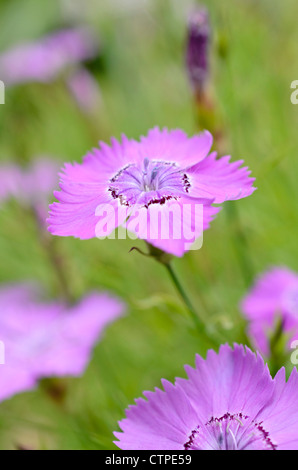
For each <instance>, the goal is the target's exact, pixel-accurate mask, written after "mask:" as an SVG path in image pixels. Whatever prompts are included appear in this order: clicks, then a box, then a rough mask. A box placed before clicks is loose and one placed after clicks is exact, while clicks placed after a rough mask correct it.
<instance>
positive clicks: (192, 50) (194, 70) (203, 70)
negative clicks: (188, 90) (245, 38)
mask: <svg viewBox="0 0 298 470" xmlns="http://www.w3.org/2000/svg"><path fill="white" fill-rule="evenodd" d="M209 42H210V26H209V15H208V12H207V10H206V9H203V8H201V9H199V10H196V11H194V12H193V13H192V14H191V15H190V18H189V23H188V37H187V46H186V66H187V72H188V76H189V81H190V83H191V86H192V88H193V90H194V92H195V93H196V94H198V95H201V94H202V93H203V91H204V88H205V85H206V81H207V79H208V75H209V60H208V48H209Z"/></svg>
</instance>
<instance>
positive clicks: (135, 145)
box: [49, 128, 255, 256]
mask: <svg viewBox="0 0 298 470" xmlns="http://www.w3.org/2000/svg"><path fill="white" fill-rule="evenodd" d="M212 140H213V139H212V136H211V134H210V133H209V132H207V131H205V132H203V133H202V134H200V135H196V136H194V137H191V138H188V136H187V135H186V134H185V133H184V132H183V131H181V130H179V129H177V130H172V131H168V130H167V129H162V130H160V129H159V128H154V129H152V130H150V131H149V133H148V135H147V136H146V137H141V140H140V142H137V141H135V140H129V139H127V138H126V137H125V136H123V137H122V142H118V141H117V140H115V139H112V143H111V146H108V145H107V144H105V143H103V142H101V143H100V149H94V150H93V152H91V153H89V154H88V155H87V156H86V157H85V158H84V160H83V163H82V164H78V163H75V164H73V165H72V164H65V167H64V169H63V170H62V173H61V175H60V176H61V183H60V188H61V192H55V196H56V198H57V199H58V200H59V201H60V202H59V203H57V202H55V203H54V204H52V205H51V206H50V217H49V231H50V232H51V233H52V234H53V235H60V236H74V237H78V238H81V239H88V238H93V237H95V236H97V237H101V236H102V237H105V236H108V235H109V234H110V233H111V232H112V231H113V230H114V229H115V228H116V227H117V226H119V225H122V224H124V222H125V221H126V219H127V217H128V216H130V215H132V213H133V214H134V215H135V214H136V210H137V212H138V217H139V220H140V223H139V225H138V226H137V227H136V225H135V224H134V218H133V217H130V218H129V219H128V221H127V222H126V227H127V228H128V229H129V230H130V231H131V232H133V233H135V234H136V235H137V236H138V237H139V238H142V239H146V240H147V241H148V242H149V243H151V244H152V245H154V246H155V247H157V248H159V249H161V250H163V251H166V252H168V253H171V254H173V255H176V256H183V254H184V252H185V251H187V249H188V248H186V246H187V245H189V244H191V243H192V242H194V241H195V240H196V239H197V238H198V237H199V236H200V235H201V234H202V230H203V229H206V228H208V227H209V224H210V222H211V220H212V219H213V218H214V216H215V215H216V214H217V213H218V211H219V208H216V207H212V206H211V204H212V203H216V204H220V203H222V202H224V201H226V200H235V199H240V198H244V197H246V196H249V195H250V194H252V193H253V191H254V190H255V188H253V186H252V185H253V182H254V179H253V178H251V177H249V174H250V172H249V171H248V168H247V167H243V168H240V167H241V165H242V164H243V161H236V162H234V163H230V162H229V160H230V157H222V158H219V159H217V154H216V153H215V152H213V153H211V154H210V155H208V154H209V152H210V149H211V146H212ZM199 205H204V213H203V223H202V224H201V225H200V227H197V226H196V227H194V230H190V232H193V234H192V238H190V239H187V240H186V239H185V237H184V236H183V234H182V236H181V237H180V238H179V237H178V238H177V237H176V238H175V237H168V238H165V239H163V237H161V236H160V232H162V231H163V229H164V227H165V230H164V231H166V228H167V227H166V226H169V232H170V233H171V232H175V228H176V226H178V225H179V224H180V226H181V225H183V229H184V228H185V226H186V225H187V223H186V222H185V220H186V216H185V219H184V215H185V213H183V214H182V212H183V210H184V209H185V208H187V210H189V212H190V213H192V212H195V211H196V209H197V207H198V206H199ZM103 206H109V207H110V208H112V209H113V211H114V214H115V216H116V217H115V218H114V219H113V220H109V221H108V230H106V227H105V226H103V227H102V228H101V227H99V221H100V219H99V215H98V213H99V211H98V208H100V207H103ZM174 206H175V208H177V207H178V208H181V214H182V215H181V216H179V220H178V218H177V217H176V218H175V217H174V220H173V217H172V213H171V211H172V209H173V207H174ZM157 210H160V211H161V227H159V228H160V231H159V232H158V234H157V235H158V236H155V237H153V236H150V230H148V226H149V225H150V224H151V228H152V226H153V225H154V224H153V223H151V221H152V220H154V218H155V216H156V211H157ZM116 219H117V220H116ZM187 220H188V218H187ZM192 221H193V218H192V220H191V221H190V223H189V224H190V225H192ZM191 229H193V227H192V226H191Z"/></svg>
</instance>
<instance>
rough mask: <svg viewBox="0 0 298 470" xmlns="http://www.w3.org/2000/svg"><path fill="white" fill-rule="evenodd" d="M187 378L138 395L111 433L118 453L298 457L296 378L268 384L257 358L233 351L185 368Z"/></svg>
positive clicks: (237, 347)
mask: <svg viewBox="0 0 298 470" xmlns="http://www.w3.org/2000/svg"><path fill="white" fill-rule="evenodd" d="M185 369H186V372H187V375H188V378H187V379H180V378H178V379H176V382H175V385H172V384H171V383H170V382H168V381H167V380H163V381H162V385H163V388H164V391H162V390H160V389H158V388H155V391H154V392H144V396H145V398H146V400H145V399H144V398H138V399H137V400H135V402H136V404H135V405H132V406H130V407H129V408H128V409H127V410H126V418H125V419H124V420H122V421H120V423H119V425H120V428H121V430H122V431H123V432H116V433H114V434H115V436H116V438H117V439H119V440H118V441H116V442H115V444H116V445H117V446H118V447H119V448H120V449H122V450H178V451H183V450H187V451H190V450H297V449H298V402H297V388H298V373H297V370H296V369H295V368H294V369H293V371H292V374H291V376H290V378H289V380H288V382H286V379H285V370H284V368H282V369H280V371H279V372H278V373H277V375H276V376H275V378H274V379H272V378H271V376H270V372H269V370H268V367H267V366H265V364H264V362H263V360H262V358H261V356H260V355H259V354H257V355H256V354H254V353H253V352H252V351H251V350H250V349H248V348H244V347H243V346H240V345H235V346H234V349H232V348H230V347H229V346H228V345H224V346H221V347H220V350H219V353H218V354H216V353H215V352H214V351H212V350H210V351H208V354H207V359H206V360H203V359H202V358H201V357H200V356H198V355H197V357H196V366H195V368H194V369H193V368H192V367H190V366H186V367H185Z"/></svg>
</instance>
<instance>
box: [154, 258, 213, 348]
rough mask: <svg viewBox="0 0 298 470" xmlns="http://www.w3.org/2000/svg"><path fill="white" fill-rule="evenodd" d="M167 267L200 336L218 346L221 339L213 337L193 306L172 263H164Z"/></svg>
mask: <svg viewBox="0 0 298 470" xmlns="http://www.w3.org/2000/svg"><path fill="white" fill-rule="evenodd" d="M162 264H163V265H164V266H165V268H166V269H167V271H168V273H169V275H170V278H171V280H172V281H173V283H174V285H175V287H176V289H177V291H178V292H179V294H180V296H181V298H182V300H183V301H184V303H185V305H186V307H187V309H188V311H189V313H190V315H191V317H192V320H193V322H194V325H195V327H196V329H197V331H198V333H199V336H200V337H204V338H206V339H208V341H209V343H210V344H211V345H212V346H213V347H214V346H215V347H217V346H218V345H219V343H220V341H218V340H217V339H215V337H214V336H212V337H211V335H210V333H209V332H208V331H207V329H206V326H205V324H204V322H203V321H202V320H201V319H200V318H199V317H198V315H197V313H196V311H195V309H194V308H193V305H192V303H191V301H190V299H189V297H188V295H187V294H186V292H185V290H184V288H183V287H182V285H181V283H180V281H179V279H178V277H177V275H176V273H175V271H174V269H173V267H172V265H171V264H170V263H162Z"/></svg>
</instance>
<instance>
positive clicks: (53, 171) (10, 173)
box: [0, 157, 59, 205]
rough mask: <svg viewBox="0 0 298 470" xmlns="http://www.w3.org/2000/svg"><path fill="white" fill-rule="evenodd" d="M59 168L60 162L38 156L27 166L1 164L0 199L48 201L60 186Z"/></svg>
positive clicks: (31, 201) (30, 203)
mask: <svg viewBox="0 0 298 470" xmlns="http://www.w3.org/2000/svg"><path fill="white" fill-rule="evenodd" d="M58 169H59V163H58V162H57V161H55V160H52V159H50V158H46V157H39V158H36V159H35V160H33V161H32V163H31V164H30V165H29V166H28V167H27V168H22V167H21V166H19V165H16V164H5V165H2V166H0V201H4V200H7V199H11V198H14V199H17V200H19V202H21V203H22V204H24V203H25V204H27V205H33V204H34V203H41V202H42V203H43V204H45V203H47V202H48V199H49V196H50V194H51V193H52V192H53V190H54V189H55V188H56V187H57V186H58V176H57V172H58Z"/></svg>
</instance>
